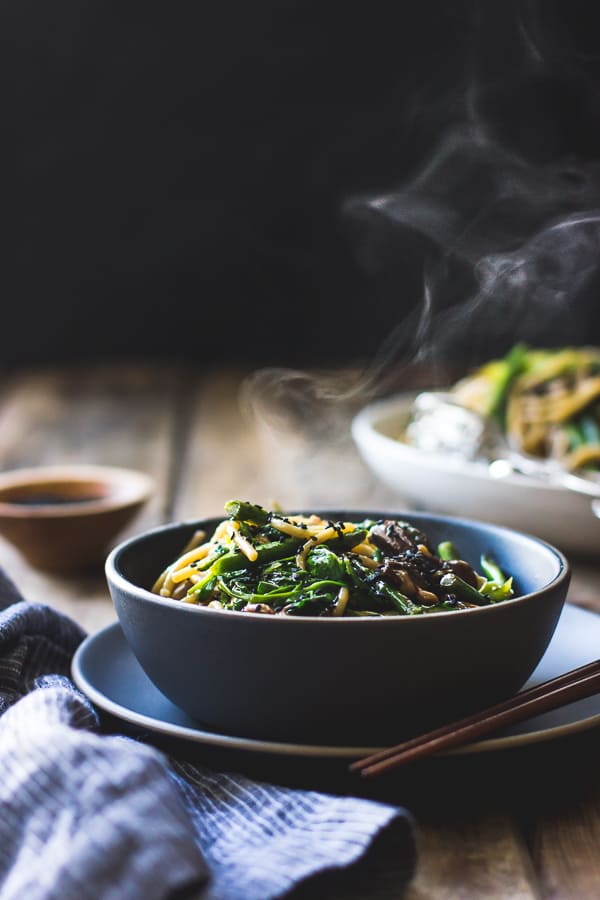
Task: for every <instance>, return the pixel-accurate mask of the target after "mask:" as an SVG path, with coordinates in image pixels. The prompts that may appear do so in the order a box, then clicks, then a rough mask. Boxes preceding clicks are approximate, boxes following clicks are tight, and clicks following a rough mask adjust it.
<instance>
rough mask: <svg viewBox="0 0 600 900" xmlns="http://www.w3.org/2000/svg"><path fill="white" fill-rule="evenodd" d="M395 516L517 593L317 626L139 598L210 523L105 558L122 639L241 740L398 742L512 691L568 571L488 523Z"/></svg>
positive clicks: (160, 533)
mask: <svg viewBox="0 0 600 900" xmlns="http://www.w3.org/2000/svg"><path fill="white" fill-rule="evenodd" d="M313 511H314V510H311V512H313ZM316 512H318V513H320V514H321V515H322V516H323V517H324V518H327V519H344V520H347V521H352V520H353V519H354V520H356V521H360V520H362V519H364V518H365V517H366V516H368V517H370V518H374V519H379V518H390V517H391V516H390V513H379V512H372V511H359V512H354V513H353V512H347V511H345V512H340V511H333V512H332V511H322V510H316ZM394 517H395V518H399V519H404V520H408V521H410V522H413V523H414V524H415V525H416V526H418V527H419V528H420V529H421V530H422V531H424V532H425V534H426V535H427V536H428V538H429V540H430V542H431V544H432V545H435V544H437V543H438V542H440V541H442V540H451V541H452V542H453V543H454V544H455V546H456V547H457V549H458V551H459V552H460V555H461V557H463V558H464V559H467V560H468V561H469V562H471V564H472V565H474V566H475V567H476V568H478V567H479V558H480V555H481V554H482V553H486V554H489V555H491V556H493V557H494V558H495V559H496V560H497V561H498V563H499V564H500V566H501V567H502V568H503V569H504V571H505V572H506V573H510V574H512V575H513V576H514V581H515V588H516V593H517V596H516V597H515V598H514V599H512V600H508V601H505V602H503V603H498V604H495V605H493V606H485V607H478V608H473V609H467V610H457V611H451V612H440V613H430V614H427V615H423V616H413V617H403V616H398V617H395V616H394V617H381V618H340V619H332V618H327V619H319V618H300V617H294V618H292V617H287V616H263V615H253V614H251V613H241V612H239V613H238V612H229V611H220V610H213V609H208V608H206V607H200V606H192V605H189V604H185V603H181V602H179V601H177V600H170V599H163V598H161V597H158V596H157V595H155V594H153V593H151V591H150V586H151V585H152V584H153V583H154V581H155V579H156V578H157V577H158V575H159V573H160V572H161V571H162V570H163V569H164V568H165V567H166V566H167V565H168V564H169V563H170V562H172V560H173V559H175V558H176V557H177V556H178V555H179V554H180V552H181V549H182V547H183V546H184V545H185V544H186V543H187V541H188V539H189V538H190V537H191V535H192V533H193V532H194V531H195V530H196V529H197V528H202V529H203V530H205V531H206V532H207V533H209V534H210V533H212V531H213V529H214V527H215V526H216V525H217V523H218V522H219V521H220V518H219V519H208V520H201V521H196V522H186V523H182V524H171V525H167V526H164V527H161V528H157V529H154V530H152V531H148V532H146V533H143V534H140V535H139V536H137V537H133V538H130V539H129V540H126V541H124V542H123V543H121V544H119V545H118V546H117V547H115V549H114V550H113V551H112V552H111V553H110V555H109V556H108V559H107V561H106V576H107V580H108V585H109V589H110V592H111V596H112V599H113V603H114V606H115V610H116V612H117V615H118V618H119V621H120V623H121V626H122V628H123V631H124V634H125V637H126V639H127V641H128V643H129V645H130V646H131V648H132V650H133V652H134V654H135V656H136V657H137V659H138V661H139V662H140V664H141V666H142V667H143V668H144V670H145V671H146V673H147V674H148V676H149V677H150V679H151V680H152V681H153V682H154V684H155V685H156V686H157V687H158V688H159V689H160V690H161V691H162V692H163V693H164V694H165V695H166V696H167V697H168V698H169V699H170V700H171V701H172V702H174V703H175V704H177V705H178V706H180V707H181V708H182V709H183V710H185V711H186V712H187V713H189V714H190V715H191V716H193V717H194V718H195V719H197V720H198V722H199V723H201V724H202V725H203V726H204V727H205V728H209V729H214V730H218V731H219V732H226V733H230V734H236V735H242V736H244V737H254V738H260V739H266V740H268V739H270V740H284V741H286V740H288V741H289V740H293V741H311V742H321V741H322V742H323V743H330V742H332V741H337V742H345V741H349V742H356V743H362V744H373V743H377V742H379V741H382V742H390V741H396V740H399V739H401V738H402V737H403V736H405V735H406V734H409V733H414V732H415V730H420V729H423V728H429V727H432V726H433V725H435V724H439V723H441V722H443V721H448V720H450V719H452V718H455V717H456V716H459V715H463V714H466V713H468V712H471V711H473V710H475V709H477V708H478V707H482V706H485V705H487V704H489V703H492V702H495V701H498V700H500V699H502V698H504V697H507V696H509V695H510V694H512V693H514V692H515V691H517V690H518V689H519V688H520V687H521V686H522V685H523V684H524V682H525V681H526V680H527V679H528V677H529V676H530V675H531V673H532V672H533V670H534V669H535V668H536V666H537V664H538V662H539V661H540V659H541V657H542V656H543V654H544V652H545V650H546V647H547V646H548V643H549V641H550V638H551V637H552V634H553V632H554V629H555V627H556V624H557V622H558V619H559V616H560V613H561V610H562V607H563V604H564V601H565V597H566V593H567V588H568V584H569V577H570V572H569V566H568V563H567V561H566V559H565V558H564V556H563V555H562V554H561V553H560V552H559V551H558V550H556V549H555V548H554V547H552V546H550V545H549V544H547V543H544V542H543V541H540V540H538V539H536V538H535V537H532V536H528V535H525V534H521V533H519V532H515V531H511V530H509V529H506V528H502V527H500V526H495V525H489V524H484V523H481V522H474V521H468V520H461V519H456V518H451V517H444V516H436V515H428V514H422V513H413V512H398V513H396V514H395V516H394Z"/></svg>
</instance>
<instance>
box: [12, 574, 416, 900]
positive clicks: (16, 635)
mask: <svg viewBox="0 0 600 900" xmlns="http://www.w3.org/2000/svg"><path fill="white" fill-rule="evenodd" d="M84 637H85V634H84V632H83V631H82V630H81V628H80V627H79V626H78V625H77V624H76V623H75V622H73V621H72V620H71V619H69V618H68V617H66V616H64V615H62V614H60V613H58V612H57V611H56V610H54V609H52V608H51V607H49V606H46V605H42V604H35V603H30V602H27V601H25V600H23V599H22V598H21V597H20V596H19V593H18V591H17V589H16V588H15V586H14V584H13V583H12V582H11V581H10V579H8V578H7V577H6V576H5V575H4V574H3V573H2V572H0V772H1V775H0V900H24V898H26V900H59V898H60V900H105V898H106V900H131V898H135V900H137V898H144V900H163V898H171V897H175V896H178V897H182V896H184V895H185V897H186V898H187V897H193V898H197V900H270V898H277V897H283V896H285V895H286V894H287V893H289V892H290V891H291V890H292V889H293V888H294V887H295V886H297V885H298V884H299V883H300V882H303V881H305V880H307V879H309V878H311V877H314V876H315V875H318V874H320V873H323V872H326V871H329V870H343V869H346V868H347V867H349V866H352V865H353V864H354V863H356V862H358V861H360V860H361V859H362V858H363V856H365V854H366V853H367V852H368V851H369V849H370V848H371V847H372V845H373V843H374V842H375V840H376V839H377V838H378V837H379V836H380V835H382V834H383V833H386V834H387V835H388V836H391V837H393V840H394V841H395V842H396V863H395V866H394V868H395V871H396V872H400V873H404V874H403V875H402V874H400V875H399V876H398V883H397V884H395V886H394V888H395V893H394V895H395V896H398V895H399V894H400V893H401V892H402V889H403V887H404V885H405V884H406V883H408V881H409V880H410V878H411V876H412V874H413V872H414V867H415V862H416V848H415V829H414V822H413V820H412V817H411V815H410V813H408V812H407V811H406V810H405V809H403V808H402V807H398V806H391V805H387V804H384V803H379V802H375V801H371V800H368V799H364V798H358V797H351V796H335V795H329V794H324V793H319V792H316V791H306V790H297V789H291V788H287V787H283V786H278V785H272V784H267V783H263V782H258V781H253V780H250V779H248V778H247V777H244V776H243V775H240V774H235V773H234V774H232V773H224V772H216V771H213V770H211V769H207V768H201V767H199V766H197V765H192V764H191V763H186V762H182V761H181V760H175V759H170V758H168V757H167V756H166V755H164V754H163V753H162V752H160V751H159V750H157V749H156V748H154V747H151V746H149V745H147V744H145V743H143V742H141V741H138V740H133V739H132V738H130V737H125V736H123V735H119V734H106V733H104V732H103V731H102V730H101V729H100V727H99V725H100V723H99V719H98V716H97V713H96V711H95V710H94V708H93V706H92V705H91V704H90V702H89V701H88V700H87V698H86V697H84V696H83V695H82V694H81V693H80V692H79V691H78V690H77V688H76V687H75V686H74V684H73V683H72V682H71V680H70V678H69V674H70V664H71V658H72V655H73V653H74V651H75V649H76V648H77V646H78V645H79V643H80V642H81V641H82V640H83V638H84ZM398 860H401V861H402V862H403V863H404V865H403V866H398V862H397V861H398Z"/></svg>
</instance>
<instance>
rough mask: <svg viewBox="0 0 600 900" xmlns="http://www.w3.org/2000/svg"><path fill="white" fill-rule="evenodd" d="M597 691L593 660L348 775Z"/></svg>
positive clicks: (462, 740) (599, 664) (379, 768)
mask: <svg viewBox="0 0 600 900" xmlns="http://www.w3.org/2000/svg"><path fill="white" fill-rule="evenodd" d="M598 691H600V660H595V661H594V662H591V663H588V664H587V665H584V666H580V667H579V668H577V669H572V670H571V671H569V672H565V673H564V674H563V675H558V676H557V677H556V678H552V679H551V680H550V681H545V682H543V683H542V684H538V685H536V686H535V687H532V688H529V689H528V690H525V691H521V692H520V693H518V694H515V695H514V696H513V697H510V698H509V699H508V700H503V701H502V702H500V703H496V704H495V705H494V706H489V707H487V708H486V709H483V710H480V711H479V712H476V713H473V714H472V715H470V716H466V717H465V718H462V719H458V720H457V721H454V722H449V723H448V724H446V725H442V726H440V727H439V728H435V729H434V730H433V731H428V732H426V733H425V734H422V735H418V736H417V737H414V738H410V739H409V740H406V741H403V742H402V743H401V744H396V745H395V746H393V747H387V748H386V749H384V750H380V751H378V752H377V753H373V754H371V755H369V756H366V757H363V758H362V759H358V760H356V761H355V762H353V763H351V765H350V771H351V772H354V773H357V774H359V775H362V776H364V777H372V776H373V775H380V774H381V773H383V772H389V771H390V770H391V769H395V768H397V767H398V766H401V765H404V764H405V763H407V762H412V761H414V760H416V759H421V758H422V757H424V756H428V755H430V754H432V753H438V752H440V751H442V750H449V749H451V748H452V747H458V746H460V745H461V744H466V743H468V742H469V741H472V740H476V739H477V738H480V737H483V736H484V735H486V734H489V733H490V732H491V731H495V730H496V729H499V728H502V727H505V726H507V725H512V724H513V723H515V722H520V721H522V720H523V719H527V718H529V717H530V716H534V715H539V714H540V713H543V712H548V710H551V709H556V708H557V707H558V706H565V705H566V704H568V703H573V702H574V701H575V700H582V699H583V698H584V697H590V696H591V695H592V694H595V693H597V692H598Z"/></svg>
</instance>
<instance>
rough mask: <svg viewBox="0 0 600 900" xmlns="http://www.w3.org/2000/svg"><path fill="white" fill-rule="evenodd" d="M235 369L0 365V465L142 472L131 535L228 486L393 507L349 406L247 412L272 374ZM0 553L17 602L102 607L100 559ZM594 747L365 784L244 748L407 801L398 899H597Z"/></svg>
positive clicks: (571, 740)
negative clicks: (84, 566) (410, 848)
mask: <svg viewBox="0 0 600 900" xmlns="http://www.w3.org/2000/svg"><path fill="white" fill-rule="evenodd" d="M248 374H250V375H252V373H244V372H236V371H233V370H231V369H230V368H225V367H224V368H223V369H222V370H220V371H201V370H195V369H193V368H190V367H189V366H185V367H178V366H176V365H173V366H166V365H150V364H148V365H142V364H131V365H129V364H121V363H106V364H102V365H90V366H86V367H81V366H78V367H73V368H70V369H61V370H48V371H41V370H38V371H34V372H26V373H23V372H20V373H12V374H6V375H4V377H3V378H2V381H1V389H0V467H1V468H2V469H3V470H4V469H9V468H13V467H17V466H24V465H37V464H42V463H50V462H52V463H54V462H56V463H58V462H60V463H66V462H88V463H103V464H110V465H119V466H127V467H133V468H137V469H140V470H143V471H145V472H147V473H149V474H150V475H152V476H153V477H154V479H155V482H156V490H155V492H154V495H153V497H152V499H151V501H150V502H149V503H148V505H147V507H146V508H145V510H144V511H143V513H142V514H141V515H140V516H139V517H138V519H136V521H135V522H134V523H133V525H132V526H131V527H130V528H129V529H128V532H127V533H130V534H131V533H136V532H138V531H141V530H143V529H145V528H147V527H149V526H152V525H155V524H159V523H161V522H166V521H171V520H177V519H186V518H195V517H202V516H208V515H220V514H221V513H222V511H223V504H224V502H225V501H226V500H228V499H230V498H233V497H240V498H243V499H252V500H255V501H257V502H260V503H262V504H264V505H267V506H268V505H270V504H271V503H272V502H273V501H277V502H278V503H279V504H281V506H282V507H283V508H286V507H287V508H293V507H298V508H300V507H304V508H310V507H313V508H317V507H321V508H327V507H329V508H335V507H338V508H340V507H345V508H350V507H354V508H357V509H358V508H361V507H362V508H367V507H370V508H379V509H382V510H384V509H390V510H391V509H393V508H394V507H396V508H398V507H399V506H400V505H401V503H400V501H399V498H395V497H392V496H390V493H389V492H388V491H387V490H386V489H384V488H382V487H381V486H379V485H378V484H376V483H375V480H374V478H373V477H372V476H371V475H370V474H369V472H368V471H367V469H366V467H365V466H364V464H363V463H362V461H361V460H360V459H359V457H358V455H357V453H356V451H355V449H354V447H353V444H352V441H351V439H350V437H349V434H348V431H347V420H346V419H345V415H346V414H347V411H348V409H349V408H350V407H344V406H343V405H341V404H340V403H331V404H329V405H327V406H326V407H325V409H324V411H323V410H322V411H321V414H320V415H319V416H318V417H314V416H308V417H307V418H306V422H305V423H304V424H305V427H302V428H294V427H293V426H294V421H291V420H288V421H284V420H282V419H281V418H279V419H277V417H275V419H274V418H273V417H265V416H259V417H258V418H257V417H255V416H252V415H250V414H249V410H250V404H249V399H250V398H252V397H253V398H254V400H258V405H259V407H260V406H261V404H262V401H264V399H265V397H266V396H267V385H270V388H269V389H270V390H271V389H273V386H276V385H281V384H282V379H281V377H280V376H278V375H277V374H275V377H273V378H264V379H262V378H261V379H259V380H258V384H257V379H256V377H254V376H253V377H251V378H248V377H247V376H248ZM249 387H251V388H252V390H250V391H249V390H248V388H249ZM284 419H285V417H284ZM295 424H296V425H297V424H298V422H297V421H296V422H295ZM345 425H346V427H344V426H345ZM309 426H310V427H309ZM123 536H125V535H123ZM571 562H572V563H573V566H574V578H573V583H572V588H571V591H570V595H569V600H570V602H572V603H576V604H580V605H583V606H585V607H587V608H589V609H593V610H597V611H599V612H600V559H599V560H598V563H597V564H596V563H595V561H591V560H589V559H588V560H577V559H572V560H571ZM0 564H2V565H3V566H4V567H5V569H6V570H7V571H8V573H9V574H10V575H11V576H12V577H13V578H14V579H15V580H16V581H17V582H18V583H19V585H20V586H21V588H22V590H23V593H24V595H25V597H26V598H27V599H29V600H33V601H40V602H47V603H50V604H53V605H54V606H56V607H57V608H59V609H61V610H63V611H64V612H66V613H68V614H69V615H70V616H72V617H73V618H74V619H76V620H77V621H78V622H80V623H81V624H82V625H83V626H84V627H85V628H86V629H87V630H88V631H90V632H93V631H95V630H97V629H99V628H101V627H102V626H104V625H106V624H107V623H109V622H112V621H114V620H115V618H116V617H115V614H114V611H113V608H112V604H111V601H110V598H109V595H108V591H107V588H106V585H105V582H104V577H103V573H102V572H101V571H98V572H92V573H89V574H86V575H82V576H73V577H57V576H48V575H45V574H43V573H41V572H37V571H34V570H32V569H31V568H30V567H29V566H28V565H27V564H26V563H25V562H24V561H23V560H22V558H21V557H20V556H19V554H18V553H17V552H16V551H15V550H13V549H12V547H10V546H9V545H8V544H6V543H4V542H0ZM599 751H600V729H590V730H588V731H585V732H582V733H580V734H578V735H571V736H569V737H564V738H560V739H556V740H553V741H548V742H546V743H543V744H535V745H531V746H529V747H524V748H521V749H512V750H508V751H503V752H496V753H484V754H477V755H472V754H471V755H469V756H465V757H462V758H461V757H454V758H450V757H447V758H444V759H441V758H440V759H431V760H429V761H426V762H422V763H419V764H418V765H415V766H413V767H412V768H411V769H410V771H408V770H404V771H401V772H397V773H395V774H394V775H390V776H388V777H386V778H385V779H382V780H380V781H378V782H374V783H371V784H369V785H368V786H367V785H365V784H364V783H358V784H357V783H356V782H355V781H352V780H351V779H350V778H349V776H348V775H347V773H346V769H345V766H343V765H341V767H340V764H339V763H338V764H336V766H337V768H336V767H335V766H334V767H331V766H329V767H327V768H325V769H324V768H322V767H320V766H319V765H318V764H310V765H307V766H305V767H303V766H302V765H299V766H294V767H293V769H292V770H291V771H290V769H289V765H288V768H287V769H286V768H285V767H284V766H279V765H278V763H277V761H276V760H275V761H273V760H271V761H269V763H268V770H267V771H264V770H263V771H261V770H260V764H259V763H257V761H256V760H251V761H246V762H247V763H248V770H249V771H253V767H254V770H256V771H257V774H259V775H261V777H269V778H271V779H272V780H275V781H282V782H283V781H285V782H286V783H290V784H299V785H300V784H301V785H303V786H310V787H316V788H319V789H325V790H327V789H329V790H333V791H351V790H354V791H356V792H358V793H362V794H364V795H367V796H373V797H375V798H377V799H381V800H384V801H390V802H394V803H401V804H403V805H405V806H407V807H408V808H409V809H411V810H412V812H413V813H414V815H415V817H416V822H417V834H418V845H419V864H418V869H417V872H416V875H415V878H414V879H413V881H412V883H411V885H410V887H409V889H408V891H407V892H406V895H405V896H407V897H408V898H409V900H426V898H435V900H440V898H452V900H455V898H482V897H485V898H488V900H489V898H502V900H505V898H508V897H510V898H512V900H514V898H523V900H526V898H541V897H552V898H568V900H575V898H586V900H588V898H592V897H599V896H600V853H599V848H600V764H599V763H598V759H600V756H599ZM246 762H245V761H243V760H242V761H240V762H239V765H240V766H242V767H243V766H244V765H245V764H246ZM397 872H398V863H397V860H395V858H394V848H393V846H392V847H383V848H381V850H379V851H378V854H375V856H374V857H373V859H372V860H370V861H369V860H367V862H366V863H364V864H363V865H362V866H361V867H360V868H359V870H358V871H357V872H356V873H353V876H352V879H351V880H350V881H348V880H346V881H341V882H340V881H339V880H337V879H335V878H334V879H330V880H327V881H325V882H323V883H322V884H321V885H319V886H317V887H315V886H314V885H313V886H312V887H310V888H303V889H300V890H298V891H297V892H296V895H295V896H297V897H309V896H310V897H324V898H329V897H345V898H352V897H355V898H359V897H360V898H364V897H376V898H389V897H395V896H398V893H399V892H398V884H397V880H396V878H397Z"/></svg>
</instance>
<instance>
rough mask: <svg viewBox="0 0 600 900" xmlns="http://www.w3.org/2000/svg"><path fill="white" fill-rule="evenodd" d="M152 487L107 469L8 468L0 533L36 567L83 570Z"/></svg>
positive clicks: (0, 499)
mask: <svg viewBox="0 0 600 900" xmlns="http://www.w3.org/2000/svg"><path fill="white" fill-rule="evenodd" d="M153 486H154V483H153V481H152V479H151V478H150V477H149V476H148V475H145V474H144V473H142V472H137V471H133V470H130V469H121V468H113V467H111V466H95V465H70V466H68V465H67V466H38V467H35V468H24V469H13V470H12V471H9V472H4V473H2V474H0V534H1V535H2V536H3V537H4V538H5V539H6V540H7V541H9V542H10V543H11V544H13V546H14V547H16V548H17V550H19V552H20V553H21V554H22V555H23V556H24V557H25V559H26V560H27V561H28V562H29V563H30V564H31V565H32V566H33V567H34V568H36V569H41V570H43V571H47V572H69V571H76V570H85V569H89V568H92V567H94V566H97V565H99V564H101V563H102V562H103V561H104V557H105V556H106V553H107V551H108V549H109V546H110V543H111V541H112V540H113V538H115V537H116V536H117V535H118V533H119V532H120V531H121V530H122V529H123V528H124V527H125V526H126V525H127V524H128V523H129V522H130V521H131V520H132V519H133V518H134V516H135V515H136V514H137V513H138V512H139V511H140V509H141V508H142V506H143V505H144V504H145V503H146V501H147V500H148V498H149V496H150V494H151V492H152V489H153Z"/></svg>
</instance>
